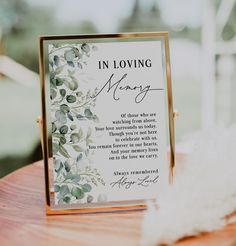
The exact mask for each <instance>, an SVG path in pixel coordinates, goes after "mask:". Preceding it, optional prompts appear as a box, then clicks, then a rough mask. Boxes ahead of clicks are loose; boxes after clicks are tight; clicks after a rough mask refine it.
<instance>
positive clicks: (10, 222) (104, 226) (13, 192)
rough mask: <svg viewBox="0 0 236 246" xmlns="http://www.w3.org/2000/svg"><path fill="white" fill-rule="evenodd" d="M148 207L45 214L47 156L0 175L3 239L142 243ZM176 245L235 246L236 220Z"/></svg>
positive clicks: (45, 242)
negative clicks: (138, 209) (44, 163)
mask: <svg viewBox="0 0 236 246" xmlns="http://www.w3.org/2000/svg"><path fill="white" fill-rule="evenodd" d="M143 214H144V212H140V211H139V212H122V213H110V214H104V213H103V214H92V215H87V214H86V215H59V216H58V215H57V216H46V215H45V210H44V178H43V164H42V161H40V162H37V163H34V164H32V165H29V166H27V167H24V168H21V169H19V170H17V171H15V172H13V173H12V174H10V175H8V176H6V177H4V178H2V179H1V180H0V245H3V246H8V245H10V246H12V245H34V246H37V245H57V246H60V245H63V246H64V245H67V246H70V245H77V246H78V245H79V246H93V245H96V246H100V245H112V246H116V245H117V246H118V245H127V246H133V245H135V246H136V245H139V243H140V237H141V222H142V218H143ZM176 245H177V246H199V245H200V246H202V245H207V246H236V224H232V225H229V226H227V227H226V228H224V229H223V230H220V231H217V232H214V233H210V234H205V235H202V236H199V237H195V238H189V239H185V240H182V241H180V242H178V243H176Z"/></svg>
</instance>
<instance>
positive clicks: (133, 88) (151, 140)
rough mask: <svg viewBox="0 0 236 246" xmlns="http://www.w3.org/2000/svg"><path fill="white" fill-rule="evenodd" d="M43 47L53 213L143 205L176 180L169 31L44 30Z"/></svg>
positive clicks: (49, 202) (46, 142) (48, 203)
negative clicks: (56, 32)
mask: <svg viewBox="0 0 236 246" xmlns="http://www.w3.org/2000/svg"><path fill="white" fill-rule="evenodd" d="M39 52H40V53H39V63H40V78H41V95H42V128H41V130H42V148H43V156H44V165H45V188H46V213H47V214H49V215H50V214H65V213H89V212H102V211H120V210H135V209H136V210H139V209H144V208H145V207H146V201H147V200H154V199H155V197H156V195H157V194H158V193H160V192H162V190H164V188H165V186H166V185H169V183H170V182H171V181H172V178H173V168H174V157H175V149H174V125H173V124H174V122H173V103H172V90H171V74H170V58H169V44H168V33H167V32H161V33H123V34H97V35H72V36H42V37H40V49H39ZM169 147H170V148H169ZM168 148H169V149H170V150H169V158H168Z"/></svg>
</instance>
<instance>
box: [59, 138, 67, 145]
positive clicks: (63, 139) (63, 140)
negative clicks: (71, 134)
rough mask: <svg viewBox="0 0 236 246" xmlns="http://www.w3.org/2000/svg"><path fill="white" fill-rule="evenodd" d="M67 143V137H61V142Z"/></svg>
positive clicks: (62, 143)
mask: <svg viewBox="0 0 236 246" xmlns="http://www.w3.org/2000/svg"><path fill="white" fill-rule="evenodd" d="M65 143H66V138H65V137H60V144H61V145H64V144H65Z"/></svg>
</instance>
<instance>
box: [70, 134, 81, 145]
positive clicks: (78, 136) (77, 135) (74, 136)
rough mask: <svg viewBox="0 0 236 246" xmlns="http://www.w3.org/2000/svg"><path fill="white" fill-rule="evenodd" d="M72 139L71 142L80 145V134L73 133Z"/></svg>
mask: <svg viewBox="0 0 236 246" xmlns="http://www.w3.org/2000/svg"><path fill="white" fill-rule="evenodd" d="M70 139H71V142H72V143H73V144H75V143H78V142H79V140H80V135H79V133H77V132H75V133H72V134H71V135H70Z"/></svg>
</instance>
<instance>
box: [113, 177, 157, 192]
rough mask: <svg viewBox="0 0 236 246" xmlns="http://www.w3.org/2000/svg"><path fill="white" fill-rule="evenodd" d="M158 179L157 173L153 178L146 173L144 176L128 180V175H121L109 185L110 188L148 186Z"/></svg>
mask: <svg viewBox="0 0 236 246" xmlns="http://www.w3.org/2000/svg"><path fill="white" fill-rule="evenodd" d="M158 179H159V175H157V176H155V177H154V178H151V177H150V175H147V176H145V177H144V178H138V179H136V180H129V179H128V177H125V176H122V177H121V178H119V179H118V180H116V181H114V182H111V183H110V185H111V187H112V188H115V187H118V188H125V189H130V188H131V187H132V186H134V185H137V186H143V187H148V186H149V185H151V184H155V183H157V181H158Z"/></svg>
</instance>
